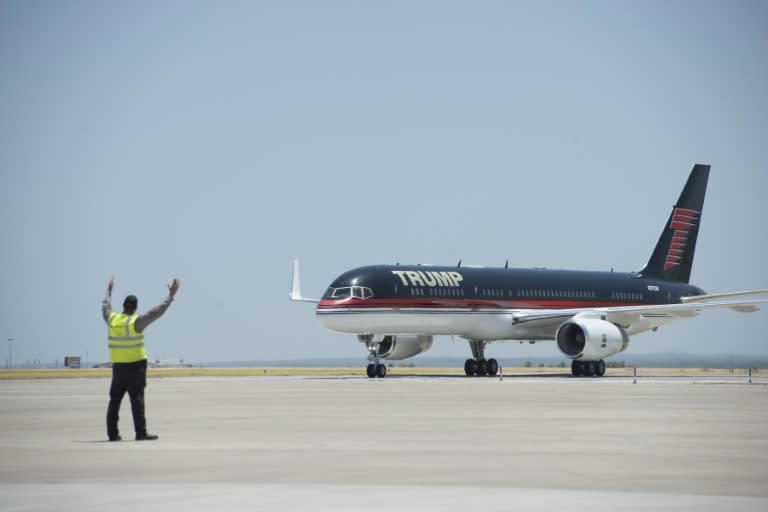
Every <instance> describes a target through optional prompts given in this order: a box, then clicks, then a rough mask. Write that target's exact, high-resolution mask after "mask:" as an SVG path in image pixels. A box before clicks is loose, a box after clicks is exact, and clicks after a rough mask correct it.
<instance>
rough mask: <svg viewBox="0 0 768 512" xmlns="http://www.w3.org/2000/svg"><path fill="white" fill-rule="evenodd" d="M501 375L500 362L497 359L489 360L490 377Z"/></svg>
mask: <svg viewBox="0 0 768 512" xmlns="http://www.w3.org/2000/svg"><path fill="white" fill-rule="evenodd" d="M497 373H499V362H498V361H497V360H495V359H489V360H488V375H490V376H491V377H493V376H494V375H496V374H497Z"/></svg>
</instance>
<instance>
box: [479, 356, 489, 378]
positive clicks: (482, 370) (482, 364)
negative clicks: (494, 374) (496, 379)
mask: <svg viewBox="0 0 768 512" xmlns="http://www.w3.org/2000/svg"><path fill="white" fill-rule="evenodd" d="M477 374H478V375H480V376H481V377H482V376H483V375H488V361H486V360H485V359H480V360H479V361H478V362H477Z"/></svg>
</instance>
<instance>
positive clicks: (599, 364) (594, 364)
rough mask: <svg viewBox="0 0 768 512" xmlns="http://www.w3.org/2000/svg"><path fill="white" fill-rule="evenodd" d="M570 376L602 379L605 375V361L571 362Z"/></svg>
mask: <svg viewBox="0 0 768 512" xmlns="http://www.w3.org/2000/svg"><path fill="white" fill-rule="evenodd" d="M571 374H573V376H574V377H602V376H603V375H605V361H603V360H602V359H600V360H599V361H573V362H572V363H571Z"/></svg>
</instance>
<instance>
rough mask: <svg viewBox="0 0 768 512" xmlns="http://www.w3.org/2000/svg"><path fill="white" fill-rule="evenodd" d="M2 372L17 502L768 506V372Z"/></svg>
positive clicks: (10, 507)
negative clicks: (111, 417) (140, 422)
mask: <svg viewBox="0 0 768 512" xmlns="http://www.w3.org/2000/svg"><path fill="white" fill-rule="evenodd" d="M108 389H109V380H108V379H104V378H95V379H55V380H54V379H42V380H2V381H0V510H2V511H8V512H10V511H31V510H35V511H53V510H57V511H58V510H62V509H67V510H78V511H100V512H101V511H103V510H116V511H120V510H131V511H136V510H148V511H155V510H157V511H159V510H163V511H167V510H168V509H169V507H170V508H171V509H174V510H176V509H178V510H185V511H196V510H211V509H215V508H219V509H222V510H292V511H295V510H343V511H346V510H361V509H364V510H374V511H377V510H392V509H401V510H444V511H445V510H447V511H452V510H456V511H458V510H461V511H466V510H468V509H469V510H474V509H478V510H480V509H481V510H484V511H489V510H490V511H493V510H511V509H520V510H526V511H528V510H576V509H578V510H584V509H589V510H591V511H603V510H605V511H607V510H611V511H617V510H618V511H624V510H650V509H654V510H659V509H661V510H723V509H727V510H728V511H729V512H734V511H740V510H760V511H765V510H768V380H766V379H765V378H758V379H755V381H754V382H753V383H752V384H748V383H747V382H746V381H745V379H743V378H734V379H728V378H724V379H705V378H656V379H639V381H638V383H637V384H633V381H632V378H623V377H622V378H608V377H605V378H602V379H574V378H565V377H530V378H525V377H523V378H520V377H516V378H505V379H504V380H500V379H498V378H464V377H458V378H457V377H408V378H387V379H383V380H378V379H368V378H365V377H362V378H358V377H350V378H325V377H324V378H301V377H250V378H197V377H189V378H159V379H150V381H149V384H148V387H147V393H146V394H147V419H148V426H149V430H150V432H152V433H156V434H158V435H159V436H160V439H159V440H158V441H143V442H136V441H133V432H132V430H133V428H132V420H131V412H130V404H129V401H128V397H127V396H126V398H125V400H124V401H123V406H122V410H121V420H120V427H121V433H122V436H123V441H121V442H116V443H111V442H108V441H106V432H105V413H106V406H107V401H108Z"/></svg>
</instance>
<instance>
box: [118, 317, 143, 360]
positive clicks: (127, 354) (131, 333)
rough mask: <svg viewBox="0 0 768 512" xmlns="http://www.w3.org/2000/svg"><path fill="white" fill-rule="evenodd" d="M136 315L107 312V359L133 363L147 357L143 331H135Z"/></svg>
mask: <svg viewBox="0 0 768 512" xmlns="http://www.w3.org/2000/svg"><path fill="white" fill-rule="evenodd" d="M137 318H138V315H126V314H125V313H115V312H114V311H113V312H112V313H110V314H109V360H110V361H112V362H113V363H133V362H136V361H143V360H144V359H147V352H146V351H145V350H144V333H141V332H136V329H135V328H134V325H135V324H136V319H137Z"/></svg>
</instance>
